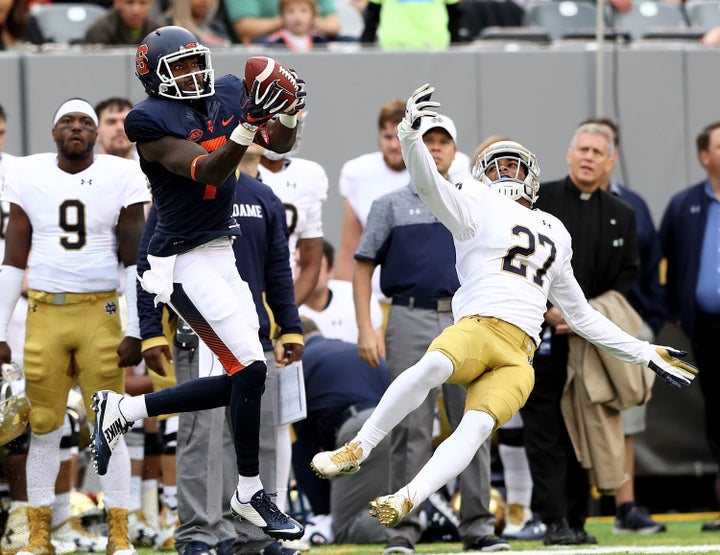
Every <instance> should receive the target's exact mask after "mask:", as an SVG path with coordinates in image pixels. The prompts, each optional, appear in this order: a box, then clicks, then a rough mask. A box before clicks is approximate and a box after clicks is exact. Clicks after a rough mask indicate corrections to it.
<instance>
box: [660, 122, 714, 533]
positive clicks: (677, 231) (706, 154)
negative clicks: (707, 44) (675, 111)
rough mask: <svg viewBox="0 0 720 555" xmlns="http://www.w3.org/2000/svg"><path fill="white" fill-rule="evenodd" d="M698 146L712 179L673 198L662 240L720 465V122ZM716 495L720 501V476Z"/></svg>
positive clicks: (674, 316)
mask: <svg viewBox="0 0 720 555" xmlns="http://www.w3.org/2000/svg"><path fill="white" fill-rule="evenodd" d="M695 142H696V147H697V154H698V160H699V161H700V165H701V166H702V167H703V169H704V170H705V173H706V176H707V177H706V178H705V179H704V180H702V181H701V182H700V183H696V184H695V185H692V186H690V187H688V188H686V189H684V190H682V191H680V192H679V193H676V194H675V195H674V196H673V197H672V198H671V199H670V203H669V204H668V206H667V208H666V209H665V213H664V214H663V218H662V223H661V224H660V242H661V244H662V250H663V254H664V255H665V258H666V259H667V293H668V297H667V299H668V310H669V313H670V320H671V321H672V322H676V323H678V324H679V325H680V327H681V328H682V330H683V331H684V332H685V333H686V334H687V337H688V339H690V341H691V344H692V349H693V353H694V354H695V360H696V361H697V364H698V367H699V368H700V391H701V392H702V396H703V399H704V400H705V433H706V437H707V441H708V445H709V447H710V453H711V454H712V456H713V458H714V459H715V461H716V462H717V463H718V464H720V405H719V404H718V403H717V392H718V391H720V372H718V370H717V360H716V356H715V347H716V344H717V340H718V337H719V336H720V293H718V292H719V291H720V273H718V270H717V268H718V258H717V253H718V250H720V234H719V233H718V231H717V230H718V227H720V200H719V199H720V121H719V122H714V123H711V124H709V125H708V126H707V127H705V129H703V130H702V131H701V132H700V134H699V135H698V136H697V139H696V140H695ZM715 496H716V499H717V501H718V503H720V473H718V474H717V475H716V477H715ZM702 530H703V531H706V532H708V531H709V532H717V531H720V518H717V519H715V520H713V521H710V522H706V523H705V524H703V526H702Z"/></svg>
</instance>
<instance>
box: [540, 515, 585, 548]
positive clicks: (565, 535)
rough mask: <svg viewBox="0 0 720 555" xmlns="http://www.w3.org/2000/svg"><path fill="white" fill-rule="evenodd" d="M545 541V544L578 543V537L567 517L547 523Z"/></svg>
mask: <svg viewBox="0 0 720 555" xmlns="http://www.w3.org/2000/svg"><path fill="white" fill-rule="evenodd" d="M543 543H544V544H545V545H577V544H578V537H577V534H576V533H575V531H574V530H573V529H571V528H570V525H569V524H568V521H567V519H566V518H558V519H555V520H554V521H553V522H551V523H550V524H548V525H547V530H546V531H545V537H544V538H543Z"/></svg>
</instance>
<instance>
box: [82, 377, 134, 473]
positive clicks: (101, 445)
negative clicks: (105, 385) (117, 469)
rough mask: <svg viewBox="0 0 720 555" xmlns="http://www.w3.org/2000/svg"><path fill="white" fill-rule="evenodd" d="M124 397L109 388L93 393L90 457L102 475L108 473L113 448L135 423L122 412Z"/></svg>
mask: <svg viewBox="0 0 720 555" xmlns="http://www.w3.org/2000/svg"><path fill="white" fill-rule="evenodd" d="M122 398H123V396H122V395H120V394H119V393H115V392H114V391H109V390H103V391H96V392H95V393H93V395H92V405H90V408H92V410H93V411H95V425H94V426H93V433H92V442H91V444H90V457H91V458H92V461H93V464H94V465H95V471H96V472H97V473H98V474H99V475H100V476H104V475H105V473H107V469H108V463H109V462H110V456H111V455H112V450H113V449H114V448H115V445H117V442H118V440H119V439H120V436H122V435H123V434H124V433H125V432H127V431H128V430H129V429H130V428H132V425H133V422H128V421H127V420H125V417H124V416H123V415H122V413H121V412H120V400H121V399H122Z"/></svg>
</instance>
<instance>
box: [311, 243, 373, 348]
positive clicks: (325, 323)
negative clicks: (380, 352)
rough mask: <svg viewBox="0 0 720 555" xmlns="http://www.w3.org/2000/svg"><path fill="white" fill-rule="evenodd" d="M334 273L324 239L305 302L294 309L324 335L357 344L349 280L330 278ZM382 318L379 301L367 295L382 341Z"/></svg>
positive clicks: (332, 254) (329, 247)
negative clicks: (315, 277)
mask: <svg viewBox="0 0 720 555" xmlns="http://www.w3.org/2000/svg"><path fill="white" fill-rule="evenodd" d="M334 273H335V247H333V246H332V244H331V243H330V242H329V241H328V240H324V241H323V256H322V262H321V265H320V275H319V276H318V282H317V285H316V286H315V290H314V291H313V293H312V295H310V297H309V298H308V300H307V301H305V304H303V305H302V306H300V307H298V312H299V313H300V316H305V317H306V318H309V319H310V320H312V321H313V322H315V324H317V327H318V329H319V330H320V333H322V334H323V336H324V337H327V338H328V339H340V340H342V341H347V342H348V343H357V342H358V337H359V335H360V332H359V331H358V326H357V318H356V317H355V302H354V301H353V288H352V283H350V282H349V281H345V280H339V279H334ZM382 319H383V315H382V308H380V301H378V299H377V297H376V296H375V295H374V294H371V295H370V320H371V322H372V327H373V329H374V330H375V334H376V335H377V337H378V341H382V338H383V333H384V332H383V329H382Z"/></svg>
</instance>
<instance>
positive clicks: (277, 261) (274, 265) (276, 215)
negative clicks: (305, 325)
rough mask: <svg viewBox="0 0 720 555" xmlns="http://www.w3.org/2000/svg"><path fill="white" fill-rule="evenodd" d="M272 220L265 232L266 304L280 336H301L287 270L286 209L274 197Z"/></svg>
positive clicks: (288, 268) (289, 271) (288, 265)
mask: <svg viewBox="0 0 720 555" xmlns="http://www.w3.org/2000/svg"><path fill="white" fill-rule="evenodd" d="M269 204H270V206H269V208H270V209H271V212H270V213H271V218H270V224H269V228H268V254H267V258H266V261H265V284H266V288H267V303H268V305H269V306H270V309H271V310H272V312H273V316H274V317H275V321H276V322H277V323H278V325H279V326H280V328H281V329H282V333H283V335H285V334H289V333H296V334H300V335H302V325H301V323H300V316H299V314H298V310H297V306H296V305H295V293H294V291H295V289H294V285H293V278H292V271H291V270H290V262H289V260H290V250H289V248H288V229H287V221H286V219H285V208H284V206H283V205H282V203H281V202H280V199H279V198H278V197H277V196H275V195H273V198H272V200H271V202H270V203H269Z"/></svg>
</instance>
